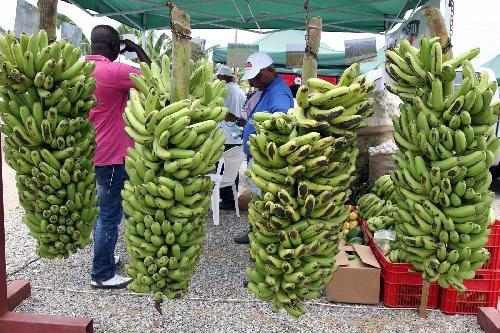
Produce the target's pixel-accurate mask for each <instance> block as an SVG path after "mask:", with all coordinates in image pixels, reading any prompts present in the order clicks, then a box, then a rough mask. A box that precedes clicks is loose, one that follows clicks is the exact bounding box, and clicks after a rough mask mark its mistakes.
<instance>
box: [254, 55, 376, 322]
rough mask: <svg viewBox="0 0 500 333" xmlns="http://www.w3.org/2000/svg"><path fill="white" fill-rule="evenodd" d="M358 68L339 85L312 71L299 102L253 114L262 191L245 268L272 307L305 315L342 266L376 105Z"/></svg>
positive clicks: (256, 166) (369, 85) (257, 291)
mask: <svg viewBox="0 0 500 333" xmlns="http://www.w3.org/2000/svg"><path fill="white" fill-rule="evenodd" d="M358 69H359V65H357V64H356V65H353V66H351V67H350V68H349V69H347V70H346V71H345V72H344V74H343V76H342V78H341V80H340V82H339V84H338V85H337V86H334V85H332V84H330V83H328V82H326V81H323V80H320V79H316V78H314V79H309V80H308V81H307V85H304V86H301V87H300V88H299V92H298V94H297V101H298V103H299V107H297V108H294V109H290V110H289V111H288V113H287V114H285V113H274V114H269V113H264V112H259V113H256V114H255V115H254V116H253V123H254V125H255V128H256V132H257V133H256V134H253V135H251V136H250V138H249V149H250V152H251V155H252V157H253V164H252V165H251V166H250V167H249V169H248V170H247V174H248V175H249V176H250V178H251V180H252V182H253V183H254V184H255V185H256V186H257V187H258V188H259V189H260V190H261V192H262V193H261V194H260V195H255V194H254V195H253V196H252V201H251V203H250V205H249V209H248V216H249V222H250V226H251V232H250V234H249V239H250V256H251V258H252V260H253V261H254V262H255V265H254V267H252V268H248V269H247V270H246V273H247V275H248V277H249V279H250V283H249V284H248V288H249V290H250V291H252V292H253V293H254V294H255V295H256V296H257V297H258V298H259V299H261V300H264V301H271V302H272V303H273V311H279V309H281V308H283V309H285V310H286V311H287V312H288V313H289V314H291V315H292V316H295V317H299V316H301V315H302V314H304V313H305V307H304V305H303V303H302V301H303V300H307V299H314V298H317V297H318V296H319V292H320V291H321V290H322V289H323V288H324V286H325V284H326V283H328V282H329V281H330V279H331V276H332V273H333V272H334V271H335V270H336V265H335V261H334V255H335V254H336V253H337V252H338V240H339V238H338V235H339V233H341V230H342V226H343V224H344V221H346V219H347V218H348V217H349V208H348V207H347V206H345V205H344V204H343V203H344V201H345V199H346V197H347V192H348V189H349V185H350V183H351V182H352V180H353V177H354V176H353V174H354V171H355V168H356V167H355V161H356V157H357V155H358V149H357V148H356V132H355V129H356V128H359V127H361V126H364V124H365V123H366V121H365V118H366V117H368V116H369V115H370V114H371V113H372V112H373V111H372V110H371V106H372V105H373V101H372V100H371V99H367V97H366V96H367V95H366V94H367V93H368V92H369V91H370V90H372V89H373V84H372V83H367V82H365V77H364V76H357V71H358Z"/></svg>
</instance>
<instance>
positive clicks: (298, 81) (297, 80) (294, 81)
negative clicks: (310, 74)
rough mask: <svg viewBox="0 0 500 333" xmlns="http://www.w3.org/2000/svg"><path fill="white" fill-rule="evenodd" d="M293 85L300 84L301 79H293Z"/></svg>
mask: <svg viewBox="0 0 500 333" xmlns="http://www.w3.org/2000/svg"><path fill="white" fill-rule="evenodd" d="M293 83H295V84H302V79H301V78H300V77H296V78H295V79H293Z"/></svg>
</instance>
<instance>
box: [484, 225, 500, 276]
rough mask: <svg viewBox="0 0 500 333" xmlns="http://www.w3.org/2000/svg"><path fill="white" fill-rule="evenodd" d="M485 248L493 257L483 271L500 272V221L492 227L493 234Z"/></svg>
mask: <svg viewBox="0 0 500 333" xmlns="http://www.w3.org/2000/svg"><path fill="white" fill-rule="evenodd" d="M485 248H486V249H487V250H488V251H489V252H490V254H491V257H490V260H488V261H487V262H486V263H485V264H484V265H483V267H482V268H481V269H486V270H500V220H495V224H493V225H492V226H491V234H490V236H489V239H488V244H486V246H485Z"/></svg>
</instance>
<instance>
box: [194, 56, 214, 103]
mask: <svg viewBox="0 0 500 333" xmlns="http://www.w3.org/2000/svg"><path fill="white" fill-rule="evenodd" d="M213 73H214V66H213V62H211V61H207V59H205V58H201V59H200V60H198V61H197V62H194V61H193V60H191V77H190V79H189V93H190V94H191V96H193V97H194V98H201V97H203V94H204V91H205V88H204V85H205V83H206V82H212V80H213V76H214V74H213Z"/></svg>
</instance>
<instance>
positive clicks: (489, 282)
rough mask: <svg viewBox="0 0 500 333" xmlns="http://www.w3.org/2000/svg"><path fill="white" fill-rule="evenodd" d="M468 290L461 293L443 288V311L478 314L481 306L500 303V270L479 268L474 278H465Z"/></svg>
mask: <svg viewBox="0 0 500 333" xmlns="http://www.w3.org/2000/svg"><path fill="white" fill-rule="evenodd" d="M464 285H465V286H466V287H467V291H466V292H464V293H459V292H458V291H456V290H455V289H453V288H446V289H441V302H440V304H439V307H440V309H441V311H442V312H444V313H449V314H476V313H477V310H478V308H479V307H483V306H485V307H494V308H496V307H497V305H498V297H499V294H500V271H487V270H479V271H477V272H476V277H475V278H474V279H473V280H465V281H464Z"/></svg>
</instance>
